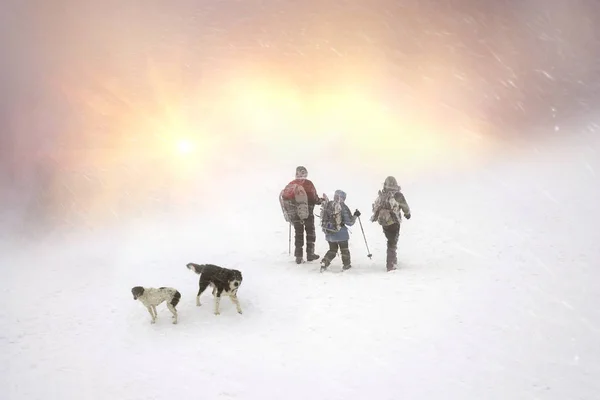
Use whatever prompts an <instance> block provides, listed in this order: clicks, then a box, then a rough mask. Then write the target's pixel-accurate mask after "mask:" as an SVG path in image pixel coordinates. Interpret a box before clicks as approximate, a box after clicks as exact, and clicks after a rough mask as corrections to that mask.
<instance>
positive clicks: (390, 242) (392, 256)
mask: <svg viewBox="0 0 600 400" xmlns="http://www.w3.org/2000/svg"><path fill="white" fill-rule="evenodd" d="M383 233H384V234H385V237H386V239H387V255H386V259H385V264H386V267H387V268H391V267H392V266H393V265H395V264H396V263H397V262H398V258H397V254H396V250H397V248H398V237H399V236H400V224H398V223H395V224H392V225H388V226H384V227H383Z"/></svg>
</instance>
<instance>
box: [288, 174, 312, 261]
mask: <svg viewBox="0 0 600 400" xmlns="http://www.w3.org/2000/svg"><path fill="white" fill-rule="evenodd" d="M307 176H308V171H307V170H306V168H305V167H303V166H299V167H297V168H296V179H294V180H293V181H291V182H290V184H298V185H300V186H302V187H303V188H304V191H305V192H306V200H307V203H308V217H307V218H306V219H304V220H301V219H294V220H293V221H292V223H293V224H294V233H295V239H294V245H295V250H294V256H295V257H296V264H301V263H302V261H303V260H302V256H303V253H304V252H303V246H304V232H305V231H306V260H307V261H314V260H318V259H319V257H320V256H319V255H318V254H315V241H316V239H317V235H316V233H315V214H314V209H315V205H317V204H321V199H320V198H319V196H318V195H317V190H316V189H315V185H314V184H313V183H312V182H311V181H310V180H309V179H307ZM288 185H289V184H288ZM286 200H291V199H286Z"/></svg>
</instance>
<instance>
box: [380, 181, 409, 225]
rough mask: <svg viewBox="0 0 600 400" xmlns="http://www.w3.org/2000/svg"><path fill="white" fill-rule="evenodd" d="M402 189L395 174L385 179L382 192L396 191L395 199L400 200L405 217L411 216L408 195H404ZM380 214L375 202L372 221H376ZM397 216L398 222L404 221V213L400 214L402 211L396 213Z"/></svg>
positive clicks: (399, 203)
mask: <svg viewBox="0 0 600 400" xmlns="http://www.w3.org/2000/svg"><path fill="white" fill-rule="evenodd" d="M400 190H401V188H400V185H398V182H397V181H396V178H394V177H393V176H388V177H387V178H386V179H385V182H384V184H383V190H382V193H387V192H392V193H394V199H395V200H396V201H397V202H398V205H399V206H400V210H401V211H402V213H404V216H405V217H408V218H410V207H409V206H408V203H407V201H406V197H404V194H403V193H402V192H401V191H400ZM376 201H377V200H376ZM378 214H379V210H378V209H376V207H375V203H373V216H372V217H371V221H373V222H374V221H376V220H377V216H378ZM396 217H397V218H398V223H400V222H401V221H402V215H401V214H400V212H398V213H397V214H396Z"/></svg>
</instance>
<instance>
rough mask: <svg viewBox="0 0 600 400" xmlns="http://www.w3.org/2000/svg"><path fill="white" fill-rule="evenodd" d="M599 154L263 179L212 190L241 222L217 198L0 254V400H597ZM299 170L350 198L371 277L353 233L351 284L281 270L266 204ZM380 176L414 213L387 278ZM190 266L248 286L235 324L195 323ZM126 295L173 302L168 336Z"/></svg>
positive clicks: (560, 147)
mask: <svg viewBox="0 0 600 400" xmlns="http://www.w3.org/2000/svg"><path fill="white" fill-rule="evenodd" d="M594 140H595V142H594ZM598 151H600V142H598V141H597V139H594V134H593V132H592V133H590V132H586V133H582V134H581V135H580V136H577V137H574V138H571V139H568V140H566V139H562V140H560V141H557V142H554V141H553V142H548V143H540V144H538V145H537V149H536V148H534V147H533V146H523V147H520V148H518V150H510V151H508V150H507V151H506V153H505V154H504V155H503V156H502V157H500V158H498V159H496V160H495V161H490V162H489V163H487V164H480V165H475V166H472V167H470V168H467V169H462V170H458V169H452V168H440V169H439V170H434V171H427V172H423V173H421V174H420V175H419V174H405V173H403V166H402V163H401V162H398V164H397V165H387V166H386V165H378V164H374V165H375V166H373V167H367V166H365V165H353V164H349V165H347V168H346V169H340V168H339V167H338V168H336V169H335V170H327V169H326V167H327V165H326V164H323V163H320V162H319V161H318V160H298V161H296V160H293V162H287V163H282V164H285V165H267V164H266V163H265V164H258V163H257V164H256V167H255V168H254V169H252V170H251V171H249V172H244V173H243V174H244V175H242V176H241V178H242V179H240V176H237V177H235V176H233V177H229V178H224V180H223V185H222V187H228V188H232V187H233V188H234V189H235V191H236V192H237V193H242V194H243V195H244V196H246V197H247V201H245V202H242V203H241V204H240V202H239V201H235V200H233V199H230V200H228V201H225V202H222V201H219V200H218V197H215V195H216V193H217V189H216V188H213V189H210V193H207V194H206V196H207V198H208V199H210V198H214V199H215V201H214V204H213V207H212V208H211V209H210V210H207V209H205V208H202V207H199V208H197V209H195V210H193V211H187V210H186V212H181V213H178V214H177V215H172V216H170V218H169V219H165V218H161V219H156V220H150V219H148V220H145V221H138V222H136V223H133V222H132V223H131V224H129V225H127V226H122V227H120V228H119V229H117V228H115V229H113V230H111V231H110V232H105V233H98V232H96V233H89V232H88V233H81V234H77V235H75V234H73V235H71V236H69V237H68V238H67V239H64V241H62V242H52V241H49V242H43V243H37V244H31V245H30V246H28V247H25V248H13V249H9V250H6V251H5V252H3V254H2V256H0V265H1V268H0V280H1V281H2V282H4V284H3V285H2V286H3V288H2V290H1V291H0V304H2V305H3V306H2V307H1V308H0V354H1V355H2V356H1V357H2V358H1V360H0V361H1V362H0V387H1V388H2V392H3V394H2V396H1V397H2V398H3V399H8V400H25V399H27V400H34V399H44V400H54V399H98V400H104V399H106V400H108V399H119V400H130V399H179V398H181V399H183V398H194V399H252V400H254V399H288V400H295V399H298V400H300V399H302V400H304V399H328V400H332V399H364V398H370V397H376V398H377V399H380V400H387V399H390V400H398V399H428V400H431V399H478V400H479V399H490V400H491V399H502V400H506V399H514V400H517V399H557V400H559V399H560V400H564V399H586V400H588V399H589V400H591V399H596V398H598V393H600V379H599V377H600V362H599V360H600V340H599V339H598V338H599V337H600V311H599V309H598V304H600V291H598V282H599V281H600V272H599V271H598V265H599V261H600V247H599V246H598V239H597V238H596V237H595V236H596V235H597V233H598V226H600V211H599V210H598V204H600V189H599V186H598V174H600V157H599V156H598ZM296 164H304V165H306V166H307V167H308V169H309V177H310V178H312V179H313V181H314V182H315V184H316V186H317V189H318V190H319V192H327V193H329V194H331V193H333V191H334V190H335V189H338V188H341V189H344V190H346V191H347V193H348V199H347V203H348V204H349V206H350V207H351V208H352V209H354V208H359V209H360V210H361V211H363V214H364V215H363V218H362V222H363V226H364V230H365V234H366V237H367V240H368V244H369V246H370V250H371V252H372V253H373V259H372V260H369V259H368V258H367V257H366V254H367V250H366V248H365V243H364V241H363V237H362V233H361V231H360V226H359V225H358V224H357V225H356V226H355V227H354V228H353V229H352V236H351V244H350V250H351V253H352V258H353V266H354V268H353V269H352V270H350V271H348V272H344V273H340V272H339V270H338V269H337V268H338V267H340V266H341V265H340V261H339V259H336V261H334V263H333V264H332V267H331V271H329V272H327V273H324V274H319V273H318V262H313V263H307V264H303V265H300V266H298V265H296V264H295V263H294V262H293V258H292V257H290V256H289V255H288V227H287V225H286V224H285V222H284V221H283V218H282V216H281V213H280V209H279V205H278V203H277V194H278V191H279V190H280V189H281V188H282V187H283V185H284V184H285V183H286V182H287V181H288V180H289V179H291V178H292V177H293V171H294V168H295V166H296ZM334 171H336V172H340V171H344V172H342V173H340V176H338V177H336V176H335V172H334ZM388 174H393V175H396V177H397V178H398V179H399V181H400V182H401V184H402V185H403V187H404V192H405V194H406V197H407V200H408V201H409V204H410V205H411V207H412V209H413V217H412V219H411V220H410V221H405V222H404V224H403V227H402V231H401V239H400V244H399V267H400V269H399V270H398V271H396V272H394V273H386V272H385V267H384V257H385V241H384V238H383V235H382V233H381V232H380V228H379V226H377V225H376V224H371V223H370V222H369V221H368V218H369V215H370V214H369V211H370V210H369V209H370V205H371V202H372V200H373V199H374V196H375V195H376V192H377V190H378V189H379V187H380V185H381V183H382V182H383V180H384V179H385V176H386V175H388ZM234 178H235V180H236V182H233V179H234ZM230 185H231V186H230ZM207 190H208V189H207ZM203 200H204V201H203V203H202V204H205V201H206V198H205V199H203ZM231 203H235V205H236V207H235V208H234V211H232V212H231V214H230V215H229V217H228V219H226V220H225V221H220V220H219V217H220V216H221V215H223V214H222V213H223V212H224V210H226V209H227V208H228V205H229V204H231ZM325 249H326V242H325V241H324V237H323V235H322V234H321V233H318V241H317V250H318V252H319V253H320V254H321V255H323V254H324V252H325ZM190 261H193V262H198V263H205V262H211V263H216V264H221V265H224V266H228V267H233V268H238V269H240V270H242V272H243V273H244V283H243V285H242V287H241V289H240V292H239V298H240V301H241V304H242V307H243V310H244V314H243V315H238V314H237V313H236V312H235V308H234V306H233V304H232V303H231V302H230V301H229V300H228V299H224V300H223V301H222V302H221V304H222V311H221V315H220V316H215V315H213V314H212V304H213V303H212V296H211V295H210V293H208V292H206V293H205V294H204V296H203V303H204V304H203V306H202V307H200V308H198V307H196V306H195V293H196V291H197V285H198V277H197V275H195V274H192V273H191V272H190V271H188V270H187V269H186V268H185V264H186V263H187V262H190ZM136 285H144V286H174V287H176V288H178V289H179V290H180V291H181V293H182V300H181V303H180V305H179V306H178V309H179V315H180V317H179V324H178V325H173V324H171V318H170V313H169V312H168V310H167V309H166V307H165V306H164V304H163V305H161V306H160V307H159V309H158V312H159V318H158V321H157V323H156V324H155V325H151V324H150V320H149V315H148V313H147V311H146V310H145V309H144V307H143V306H142V305H141V304H140V303H139V302H136V301H134V300H133V299H132V296H131V294H130V289H131V287H132V286H136Z"/></svg>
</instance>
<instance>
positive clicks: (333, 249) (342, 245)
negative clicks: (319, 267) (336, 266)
mask: <svg viewBox="0 0 600 400" xmlns="http://www.w3.org/2000/svg"><path fill="white" fill-rule="evenodd" d="M328 243H329V250H327V253H325V257H323V262H324V263H325V266H329V264H330V263H331V260H333V259H334V258H335V256H336V254H337V252H338V249H339V250H340V253H342V264H343V265H344V267H347V266H348V265H350V250H349V249H348V241H347V240H344V241H343V242H328Z"/></svg>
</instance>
